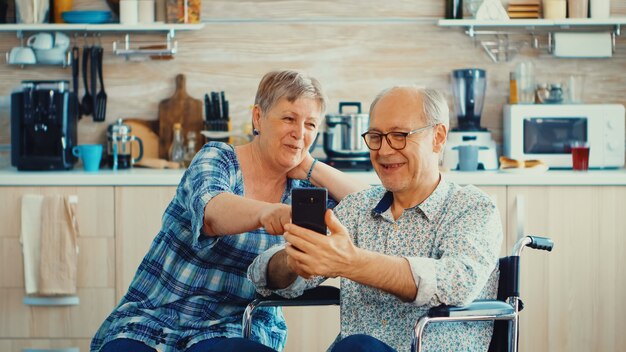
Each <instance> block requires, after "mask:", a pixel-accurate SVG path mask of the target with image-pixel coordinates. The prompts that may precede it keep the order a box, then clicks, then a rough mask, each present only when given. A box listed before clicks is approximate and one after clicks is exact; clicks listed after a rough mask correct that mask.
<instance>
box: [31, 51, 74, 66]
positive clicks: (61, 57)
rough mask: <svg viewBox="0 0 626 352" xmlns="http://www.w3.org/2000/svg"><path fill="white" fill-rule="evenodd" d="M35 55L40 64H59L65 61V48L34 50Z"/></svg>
mask: <svg viewBox="0 0 626 352" xmlns="http://www.w3.org/2000/svg"><path fill="white" fill-rule="evenodd" d="M35 57H36V58H37V62H38V63H40V64H48V65H59V64H63V63H64V62H66V60H68V59H67V48H57V47H54V48H52V49H46V50H35Z"/></svg>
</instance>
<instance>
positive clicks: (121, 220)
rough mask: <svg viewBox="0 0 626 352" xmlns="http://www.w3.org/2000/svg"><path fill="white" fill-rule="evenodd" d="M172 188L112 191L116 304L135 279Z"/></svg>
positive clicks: (120, 189)
mask: <svg viewBox="0 0 626 352" xmlns="http://www.w3.org/2000/svg"><path fill="white" fill-rule="evenodd" d="M175 193H176V187H141V186H140V187H116V188H115V233H116V236H117V237H116V250H115V252H116V254H117V255H116V258H117V260H116V272H117V276H116V285H115V286H116V297H117V300H118V301H119V300H120V299H121V298H122V297H123V296H124V294H125V293H126V290H128V286H129V285H130V282H131V281H132V279H133V277H134V276H135V272H136V271H137V268H138V267H139V264H140V263H141V260H142V259H143V257H144V256H145V255H146V253H147V252H148V248H150V244H152V240H153V239H154V237H155V236H156V235H157V233H158V232H159V230H160V229H161V217H162V216H163V213H164V212H165V208H166V207H167V205H168V204H169V203H170V201H171V200H172V199H173V198H174V194H175Z"/></svg>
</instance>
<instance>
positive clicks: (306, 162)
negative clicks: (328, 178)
mask: <svg viewBox="0 0 626 352" xmlns="http://www.w3.org/2000/svg"><path fill="white" fill-rule="evenodd" d="M314 160H315V159H314V158H313V157H312V156H311V154H310V153H306V156H305V157H304V159H302V162H300V164H298V165H297V166H296V167H294V168H293V169H291V170H289V172H288V173H287V177H289V178H294V179H297V180H306V176H307V174H308V173H309V169H311V165H313V161H314Z"/></svg>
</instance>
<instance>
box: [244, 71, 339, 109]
mask: <svg viewBox="0 0 626 352" xmlns="http://www.w3.org/2000/svg"><path fill="white" fill-rule="evenodd" d="M281 98H286V99H287V100H288V101H289V102H290V103H293V102H294V101H296V100H297V99H299V98H310V99H315V100H317V101H318V103H319V105H320V109H321V113H322V115H323V114H324V112H325V111H326V101H327V99H326V95H325V94H324V91H323V90H322V85H321V84H320V82H319V81H318V80H317V79H315V78H313V77H311V76H308V75H306V74H305V73H303V72H300V71H295V70H281V71H272V72H268V73H267V74H265V76H263V78H262V79H261V82H260V83H259V88H258V89H257V93H256V97H255V99H254V104H256V105H259V107H260V108H261V112H263V114H266V113H267V112H268V111H269V110H270V109H271V108H272V107H273V106H274V105H275V104H276V103H277V102H278V101H279V100H280V99H281Z"/></svg>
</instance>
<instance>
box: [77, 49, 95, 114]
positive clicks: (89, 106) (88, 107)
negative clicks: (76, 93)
mask: <svg viewBox="0 0 626 352" xmlns="http://www.w3.org/2000/svg"><path fill="white" fill-rule="evenodd" d="M90 57H91V47H89V46H87V45H85V46H84V47H83V85H84V86H85V95H83V99H82V100H81V103H80V106H81V108H80V111H81V113H82V114H83V115H85V116H89V115H91V113H92V112H93V99H92V97H91V94H90V93H89V84H88V83H87V82H88V77H87V67H88V64H89V59H90Z"/></svg>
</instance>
